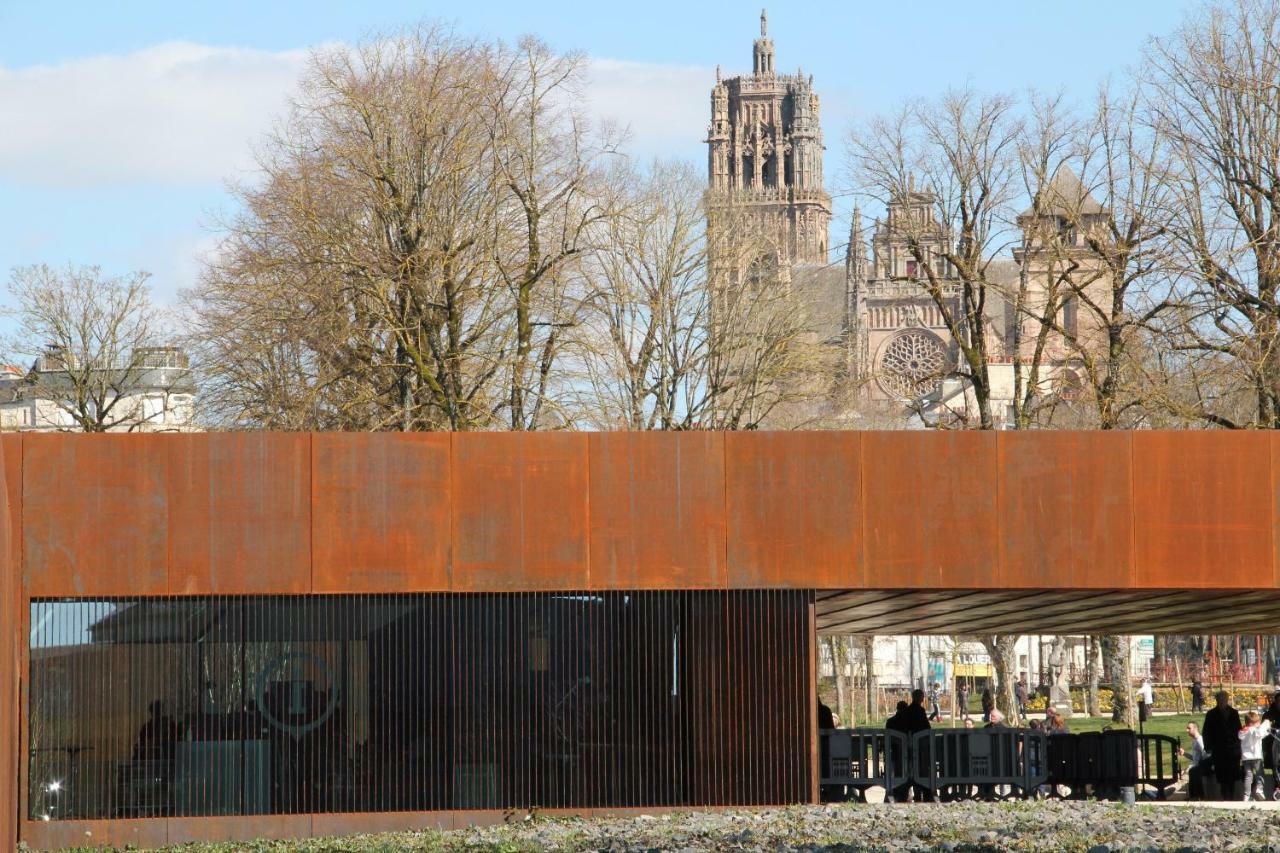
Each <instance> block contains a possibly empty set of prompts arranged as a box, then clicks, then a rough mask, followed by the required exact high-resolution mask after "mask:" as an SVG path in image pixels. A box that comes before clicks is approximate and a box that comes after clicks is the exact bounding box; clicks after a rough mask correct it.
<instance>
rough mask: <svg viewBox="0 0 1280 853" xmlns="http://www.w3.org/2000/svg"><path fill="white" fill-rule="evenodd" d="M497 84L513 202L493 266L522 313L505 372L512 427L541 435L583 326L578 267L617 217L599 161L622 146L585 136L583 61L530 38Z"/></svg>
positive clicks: (501, 146)
mask: <svg viewBox="0 0 1280 853" xmlns="http://www.w3.org/2000/svg"><path fill="white" fill-rule="evenodd" d="M501 62H502V66H501V67H500V68H499V69H498V71H499V80H498V85H497V86H495V87H494V88H493V92H492V95H491V97H490V99H489V101H488V104H487V113H488V116H489V118H488V120H489V122H490V124H491V126H492V128H493V136H494V146H493V147H494V157H493V160H494V163H495V166H496V169H497V172H498V182H499V185H500V189H501V191H502V192H503V193H504V195H505V197H506V199H507V202H508V203H506V204H504V205H502V213H501V220H500V221H501V222H502V224H503V226H504V227H503V230H504V231H505V232H507V234H506V239H503V240H499V241H497V243H496V244H495V246H494V250H495V255H494V265H495V267H496V268H497V270H498V272H499V274H500V276H501V278H502V281H503V283H504V285H505V286H506V287H507V289H508V290H509V292H510V298H511V301H512V304H513V307H514V329H513V337H514V342H513V351H512V354H511V357H510V359H509V364H508V365H507V366H506V368H505V369H504V372H505V373H506V374H507V377H508V378H507V384H508V387H509V395H510V399H509V400H508V406H507V408H508V423H509V426H510V428H511V429H515V430H520V429H533V428H536V427H537V426H538V424H539V422H540V418H541V416H542V414H543V411H544V408H545V406H546V404H547V403H548V402H549V386H550V384H551V382H552V378H553V368H554V366H555V360H556V358H557V357H558V355H559V352H560V348H561V346H562V343H563V337H564V334H563V333H564V330H565V329H566V328H571V327H572V326H573V324H574V322H575V318H574V317H573V316H572V305H573V303H572V302H570V301H569V300H568V299H566V294H565V289H566V287H567V282H566V278H567V277H568V276H569V275H570V274H571V272H572V267H571V262H572V261H573V260H575V259H576V258H578V257H579V256H580V255H582V254H583V253H584V252H586V251H588V250H589V248H590V238H591V235H592V233H593V231H594V230H595V226H596V225H597V224H598V223H601V222H603V221H606V220H607V219H609V218H610V217H611V215H612V211H611V210H610V207H609V205H608V203H607V201H608V199H609V198H610V197H609V196H607V195H602V194H601V193H600V192H599V186H598V185H599V181H600V175H599V171H600V169H599V167H600V161H601V159H602V158H603V157H604V156H606V155H607V154H609V153H612V152H613V150H614V146H615V144H616V142H617V139H616V138H615V137H614V136H613V135H612V134H610V133H608V132H605V133H604V134H603V135H597V134H594V133H592V132H590V131H589V130H587V126H588V123H587V121H586V119H585V117H584V116H583V114H582V112H581V108H580V107H579V104H580V103H581V101H582V98H581V95H582V89H581V83H582V81H583V74H584V70H585V66H586V58H585V56H583V55H582V54H577V53H570V54H563V55H560V54H556V53H554V52H553V51H552V50H551V49H550V48H549V47H548V46H547V45H546V44H544V43H543V42H541V41H539V40H537V39H534V38H531V37H526V38H524V39H522V40H521V41H520V43H519V45H518V46H517V48H516V49H515V50H514V51H502V52H501Z"/></svg>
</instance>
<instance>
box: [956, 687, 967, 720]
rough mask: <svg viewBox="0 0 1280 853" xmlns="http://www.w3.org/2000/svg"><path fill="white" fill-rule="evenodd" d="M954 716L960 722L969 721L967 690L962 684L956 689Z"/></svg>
mask: <svg viewBox="0 0 1280 853" xmlns="http://www.w3.org/2000/svg"><path fill="white" fill-rule="evenodd" d="M955 716H956V717H957V718H958V719H961V720H967V719H969V688H968V686H966V685H965V683H964V682H961V683H960V686H959V687H957V688H956V713H955Z"/></svg>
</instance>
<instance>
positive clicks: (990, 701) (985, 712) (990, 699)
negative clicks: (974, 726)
mask: <svg viewBox="0 0 1280 853" xmlns="http://www.w3.org/2000/svg"><path fill="white" fill-rule="evenodd" d="M995 706H996V700H995V697H994V696H992V695H991V688H990V687H984V688H982V722H984V723H989V722H991V711H992V709H993V708H995Z"/></svg>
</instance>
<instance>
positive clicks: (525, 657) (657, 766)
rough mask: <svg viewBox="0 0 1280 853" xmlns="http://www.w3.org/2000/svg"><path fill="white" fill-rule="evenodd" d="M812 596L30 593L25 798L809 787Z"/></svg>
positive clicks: (489, 802)
mask: <svg viewBox="0 0 1280 853" xmlns="http://www.w3.org/2000/svg"><path fill="white" fill-rule="evenodd" d="M810 599H811V594H810V593H809V592H807V591H767V592H766V591H741V592H710V591H707V592H631V593H623V592H609V593H591V594H569V593H559V594H558V593H528V594H522V593H512V594H503V595H479V594H475V595H454V594H417V595H377V596H373V595H370V596H354V595H352V596H295V597H261V596H259V597H252V596H230V597H173V598H148V599H116V600H109V601H108V600H92V601H91V600H59V601H36V602H33V603H32V605H31V626H32V631H31V673H30V698H29V701H30V708H29V711H30V714H29V724H28V736H29V737H28V741H29V750H30V752H29V772H28V774H27V776H28V804H29V808H28V813H29V816H30V817H31V818H32V819H35V820H60V819H67V818H112V817H163V816H168V815H237V814H278V813H294V812H302V813H309V812H334V811H341V812H359V811H399V810H444V809H523V808H592V807H609V806H644V805H713V804H725V805H733V804H754V803H785V802H797V801H802V800H805V799H806V798H807V797H808V793H809V737H810V733H811V732H810V729H811V724H812V721H811V720H810V719H809V713H808V690H807V679H808V660H809V655H810V653H811V651H810V647H809V637H808V631H807V626H808V621H807V608H808V603H809V601H810Z"/></svg>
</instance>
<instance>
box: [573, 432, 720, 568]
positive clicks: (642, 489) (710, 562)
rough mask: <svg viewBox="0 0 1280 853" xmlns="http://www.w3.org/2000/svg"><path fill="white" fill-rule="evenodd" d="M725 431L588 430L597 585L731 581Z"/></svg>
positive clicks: (594, 566)
mask: <svg viewBox="0 0 1280 853" xmlns="http://www.w3.org/2000/svg"><path fill="white" fill-rule="evenodd" d="M724 441H725V436H724V435H723V434H721V433H710V432H704V433H659V432H647V433H646V432H618V433H595V434H592V435H591V436H590V438H589V445H588V446H589V451H590V455H591V483H590V514H591V523H590V536H591V583H590V587H591V588H592V589H618V588H625V587H634V588H636V589H674V588H683V589H707V588H718V587H723V586H726V585H727V584H726V576H725V461H724Z"/></svg>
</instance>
